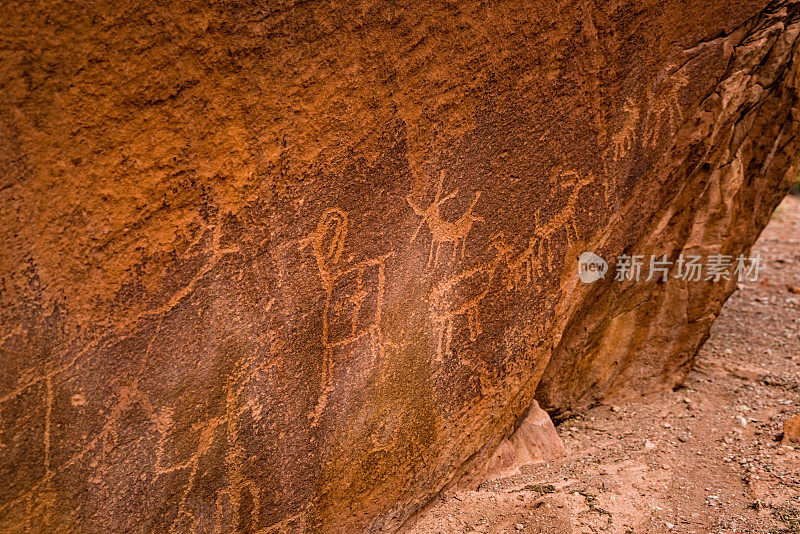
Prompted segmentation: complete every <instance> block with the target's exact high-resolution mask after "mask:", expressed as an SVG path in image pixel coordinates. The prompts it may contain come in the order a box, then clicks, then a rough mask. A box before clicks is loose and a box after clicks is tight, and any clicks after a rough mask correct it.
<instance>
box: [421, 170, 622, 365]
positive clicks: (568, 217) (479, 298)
mask: <svg viewBox="0 0 800 534" xmlns="http://www.w3.org/2000/svg"><path fill="white" fill-rule="evenodd" d="M551 182H552V187H551V194H552V196H553V198H554V199H557V200H559V203H560V204H561V207H560V208H559V209H558V210H557V211H556V212H555V213H554V214H552V215H549V216H545V215H543V214H541V213H540V212H536V213H535V214H534V230H533V232H532V235H531V236H529V237H528V240H527V246H526V247H525V248H524V249H522V250H515V249H514V248H513V247H511V246H510V245H508V243H507V242H506V238H505V236H504V234H503V233H502V232H499V233H497V234H495V235H494V236H493V237H492V238H491V239H490V243H489V246H488V248H487V250H486V254H491V253H492V252H491V251H492V250H493V251H494V252H493V254H494V255H493V258H492V259H491V260H490V261H488V262H484V263H481V264H480V265H478V266H476V267H473V268H470V269H467V270H464V271H461V272H459V273H457V274H455V275H453V276H451V277H448V278H447V279H445V280H443V281H441V282H439V283H437V284H436V285H435V286H434V287H433V289H432V290H431V292H430V295H429V303H430V314H431V321H432V323H433V327H434V331H435V332H436V336H437V347H436V357H435V361H436V362H442V361H443V360H444V358H445V357H446V356H452V349H451V346H452V339H453V332H454V323H455V321H456V320H457V319H459V318H466V323H467V328H468V329H469V338H470V340H471V341H473V342H474V341H476V340H477V338H478V336H479V335H480V334H481V333H482V332H483V328H482V326H481V318H480V307H481V303H482V302H483V301H484V300H485V299H486V297H487V296H488V294H489V292H490V290H491V287H492V285H493V284H495V283H496V282H497V281H501V282H502V283H503V285H502V286H499V287H502V289H504V290H506V291H513V290H520V289H522V288H524V287H527V286H528V285H529V284H531V283H532V282H534V281H535V280H536V279H537V278H540V277H543V276H546V275H547V274H548V273H552V272H556V271H557V269H558V264H557V262H558V261H559V260H560V256H562V255H563V253H564V252H565V251H564V250H563V247H559V246H558V245H557V244H556V243H555V242H554V236H555V235H556V234H558V233H559V232H560V231H561V230H564V231H565V233H566V240H567V246H569V245H571V244H574V243H575V242H577V241H578V240H579V239H580V233H579V229H578V226H577V222H576V213H577V210H578V209H579V203H580V199H581V194H582V192H583V191H584V190H585V189H586V188H600V189H601V191H602V194H603V197H604V199H605V200H606V202H609V201H610V199H611V190H610V186H609V184H607V183H606V182H604V181H603V180H601V179H600V178H599V177H598V176H597V175H595V174H593V173H591V172H587V173H585V174H584V175H581V174H580V173H578V172H577V171H574V170H566V171H564V170H560V169H556V170H554V171H553V173H552V174H551ZM501 273H502V274H503V276H500V275H501Z"/></svg>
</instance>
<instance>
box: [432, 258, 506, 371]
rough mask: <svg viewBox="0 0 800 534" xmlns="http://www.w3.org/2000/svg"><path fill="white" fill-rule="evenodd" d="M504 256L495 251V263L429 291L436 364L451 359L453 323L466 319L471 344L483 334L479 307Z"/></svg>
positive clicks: (462, 274) (458, 275)
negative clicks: (434, 333)
mask: <svg viewBox="0 0 800 534" xmlns="http://www.w3.org/2000/svg"><path fill="white" fill-rule="evenodd" d="M503 259H504V257H503V253H502V252H501V251H499V250H496V254H495V257H494V259H493V260H492V261H491V262H489V263H482V264H480V265H479V266H477V267H474V268H472V269H468V270H466V271H463V272H461V273H459V274H457V275H455V276H453V277H451V278H448V279H447V280H444V281H442V282H440V283H438V284H436V286H434V288H433V289H432V290H431V293H430V311H431V319H432V322H433V326H434V330H435V332H436V338H437V339H436V361H437V362H438V363H441V362H442V361H443V360H444V356H446V355H447V356H451V355H452V351H451V349H450V346H451V343H452V340H453V322H454V320H455V319H456V318H458V317H462V316H466V318H467V325H468V328H469V338H470V340H471V341H475V340H477V339H478V335H480V334H481V332H483V329H482V328H481V321H480V308H479V306H480V303H481V301H482V300H483V299H484V298H486V295H488V294H489V290H490V289H491V286H492V281H493V280H494V279H495V274H496V273H497V269H498V268H499V267H500V266H501V265H502V260H503Z"/></svg>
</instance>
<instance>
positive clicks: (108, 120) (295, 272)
mask: <svg viewBox="0 0 800 534" xmlns="http://www.w3.org/2000/svg"><path fill="white" fill-rule="evenodd" d="M3 14H4V19H5V23H4V25H3V26H2V28H0V57H1V58H2V61H0V69H2V70H1V71H0V72H1V74H0V83H1V84H2V85H1V86H0V121H2V128H0V168H2V170H3V172H2V176H0V180H1V181H0V195H2V212H1V213H0V220H2V224H1V225H0V241H1V242H2V245H3V254H2V255H0V275H2V286H0V291H2V293H0V299H2V300H1V301H0V302H1V305H2V307H1V308H0V314H2V315H0V325H2V326H0V328H2V330H0V343H2V344H1V345H0V351H2V352H0V358H2V365H3V373H2V377H1V378H0V482H2V484H3V487H4V490H3V491H2V492H0V529H2V530H8V531H31V532H42V531H45V532H51V531H59V532H68V531H75V532H130V531H132V530H143V531H145V532H162V531H163V532H194V531H197V532H206V531H222V532H232V531H241V532H248V531H252V532H257V531H264V532H302V531H304V530H305V531H309V532H355V531H363V530H373V531H378V530H384V531H392V530H395V529H397V528H398V527H400V525H402V523H403V522H404V521H405V520H406V519H407V518H408V517H409V516H410V515H411V514H413V513H414V512H415V511H416V510H418V509H419V508H420V507H421V506H422V505H424V503H426V502H427V501H428V500H429V499H430V498H431V497H432V496H433V495H434V494H435V493H436V492H438V491H440V489H441V488H443V487H445V486H446V485H447V484H451V483H455V482H457V481H458V480H459V479H460V477H461V476H462V475H465V474H469V473H471V472H475V471H476V470H477V471H479V470H480V468H481V467H482V466H483V465H484V464H485V463H486V462H488V461H489V459H490V458H491V457H492V453H493V452H494V449H496V447H497V446H498V444H500V443H501V442H502V440H503V439H504V438H505V437H506V436H507V435H508V433H509V432H510V430H511V429H512V428H513V426H514V423H515V422H517V420H518V419H519V418H520V416H521V415H522V414H523V413H525V411H526V409H527V408H528V406H529V405H530V403H531V400H532V399H533V398H534V396H536V398H538V399H540V402H541V403H542V404H543V406H544V407H546V408H548V409H549V410H551V411H553V412H557V413H563V412H566V411H569V410H573V409H578V408H580V407H581V406H585V405H587V404H589V403H592V402H597V401H599V400H601V399H602V398H604V396H606V395H611V396H625V395H632V394H637V393H639V392H643V391H647V390H650V389H653V388H659V387H664V386H668V385H671V384H674V383H675V382H676V381H679V380H680V377H681V373H682V372H684V371H685V370H686V369H687V368H688V366H689V365H690V363H691V357H692V355H693V353H694V350H695V349H696V348H697V346H698V345H699V343H700V342H701V341H702V339H703V338H704V336H705V335H706V333H707V330H708V327H709V325H710V323H711V321H712V320H713V318H714V316H715V314H716V313H717V311H718V310H719V307H720V306H721V304H722V302H723V301H724V299H725V297H726V296H727V295H728V294H729V292H730V291H731V290H732V284H730V283H728V284H716V285H714V284H708V283H699V284H695V285H686V284H681V283H678V282H668V283H666V284H657V283H651V284H647V283H641V284H629V285H624V284H615V283H612V282H610V281H608V280H607V281H601V282H597V283H595V284H592V285H583V284H581V283H580V282H579V281H578V280H577V270H576V269H577V262H576V260H575V258H576V257H577V255H578V254H580V253H581V252H582V251H584V250H591V251H595V252H597V253H599V254H601V255H603V256H604V257H608V258H613V257H615V256H617V255H619V254H621V253H623V252H626V251H627V252H631V251H640V252H643V253H651V252H654V253H658V254H661V253H669V254H677V253H678V252H680V251H700V252H706V251H725V252H730V253H738V252H745V251H746V250H747V249H748V247H749V246H750V244H751V243H752V242H753V240H754V239H755V237H756V235H757V233H758V232H759V231H760V229H761V228H762V226H763V224H764V222H765V221H766V219H767V217H768V216H769V213H770V211H771V209H772V207H773V206H774V205H775V203H776V202H777V200H778V199H779V197H780V195H781V193H782V192H783V191H785V190H786V189H787V188H788V184H789V176H796V173H797V168H796V166H795V161H796V159H795V158H794V154H796V153H797V149H798V146H797V144H798V142H797V133H798V120H797V119H798V118H797V116H796V114H797V109H796V108H797V88H798V81H797V75H798V72H797V71H798V66H797V63H796V62H795V61H794V53H795V51H796V49H797V46H798V45H797V44H796V42H797V41H796V37H797V32H798V28H799V27H800V26H798V24H799V23H798V18H799V17H800V14H798V6H797V4H795V3H794V2H788V1H783V2H773V3H768V2H767V1H766V0H748V1H737V2H724V3H723V2H719V3H717V2H703V1H690V2H685V1H682V2H677V1H675V2H666V3H664V2H655V1H652V2H630V1H617V2H604V3H601V4H597V3H592V2H564V1H552V2H536V3H531V4H523V3H517V2H506V3H494V4H486V3H478V2H473V3H470V2H455V3H439V4H436V3H435V4H413V3H406V4H397V3H379V2H376V3H363V4H353V3H342V4H336V3H334V4H331V3H315V2H305V3H302V2H298V3H286V4H280V5H278V4H275V5H268V4H267V5H265V4H254V3H247V2H226V3H211V4H201V3H193V2H180V3H177V2H175V3H163V4H150V3H143V2H133V3H131V2H109V3H105V4H102V5H101V4H96V3H95V4H85V5H84V4H70V3H56V2H47V3H45V4H32V3H13V4H6V5H4V6H3Z"/></svg>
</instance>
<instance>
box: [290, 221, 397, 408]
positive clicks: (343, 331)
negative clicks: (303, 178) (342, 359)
mask: <svg viewBox="0 0 800 534" xmlns="http://www.w3.org/2000/svg"><path fill="white" fill-rule="evenodd" d="M348 227H349V222H348V217H347V213H345V212H344V211H343V210H341V209H339V208H329V209H327V210H326V211H325V212H324V213H323V214H322V216H321V217H320V220H319V222H318V223H317V227H316V228H315V229H314V230H313V231H311V233H310V234H309V235H308V236H307V237H306V238H304V239H303V240H301V249H305V248H307V247H309V246H310V247H311V248H312V251H313V253H314V258H315V260H316V263H317V269H318V271H319V277H320V280H321V282H322V288H323V290H324V291H325V305H324V308H323V312H322V344H323V346H324V356H323V363H322V376H321V378H320V391H321V393H320V399H319V401H318V403H317V407H316V409H315V411H314V413H313V414H312V415H311V417H312V419H314V421H316V420H318V419H319V416H320V415H321V413H322V410H323V409H324V407H325V404H326V403H327V396H328V393H329V392H330V391H331V389H332V387H333V385H332V377H333V364H334V361H333V359H334V352H335V350H336V349H337V348H339V347H346V346H348V345H350V344H352V343H355V342H357V341H359V340H360V339H362V338H364V337H365V336H369V345H370V347H371V350H372V355H373V357H374V358H380V357H381V355H382V353H383V345H382V333H381V310H382V308H383V295H384V291H385V288H386V271H385V262H386V260H387V259H388V258H389V257H391V256H392V255H393V254H394V253H393V252H389V253H387V254H382V255H380V256H377V257H374V258H369V259H366V260H362V261H359V262H356V263H352V264H349V265H348V264H345V265H342V263H343V262H342V259H341V256H342V251H343V250H344V245H345V239H346V238H347V231H348Z"/></svg>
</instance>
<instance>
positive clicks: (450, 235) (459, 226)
mask: <svg viewBox="0 0 800 534" xmlns="http://www.w3.org/2000/svg"><path fill="white" fill-rule="evenodd" d="M443 186H444V171H440V172H439V180H438V182H437V184H436V196H435V197H434V199H433V202H431V203H430V204H429V205H428V207H427V208H422V206H420V205H419V204H418V203H417V202H415V201H414V199H413V198H412V197H411V195H408V196H407V197H406V200H407V201H408V204H409V205H410V206H411V209H413V210H414V213H416V214H417V215H419V216H421V217H422V220H421V221H420V222H419V225H418V226H417V228H416V230H414V234H413V235H412V236H411V242H412V243H413V242H414V240H415V239H416V238H417V236H418V235H419V232H420V230H421V229H422V227H423V226H427V227H428V231H429V232H430V233H431V244H430V251H429V253H428V263H427V265H426V266H436V264H437V263H438V261H439V250H440V248H441V246H442V244H444V243H450V244H451V245H452V256H451V260H450V262H451V263H455V262H456V260H457V253H458V248H459V244H460V245H461V259H464V253H465V248H466V241H467V236H468V235H469V232H470V230H472V225H473V224H474V223H476V222H484V219H483V218H482V217H477V216H475V215H474V214H473V212H474V210H475V205H476V204H477V203H478V200H479V199H480V197H481V192H480V191H478V192H477V193H475V198H474V199H473V200H472V204H470V206H469V208H467V209H466V210H465V211H464V213H462V214H461V216H460V217H459V218H458V219H456V220H455V221H446V220H444V219H443V218H442V213H441V207H442V204H444V203H445V202H447V201H448V200H451V199H453V198H455V197H456V196H458V193H459V191H460V188H456V189H455V190H453V191H452V192H451V193H449V194H447V195H444V191H443ZM442 195H444V196H442Z"/></svg>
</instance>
